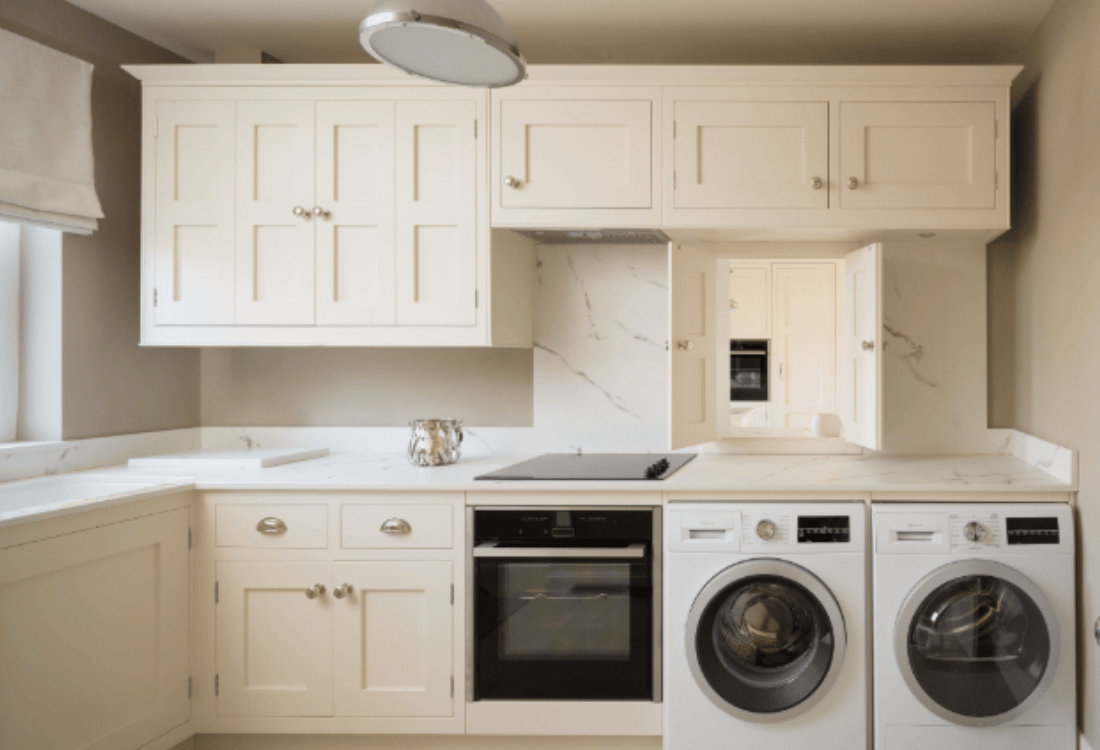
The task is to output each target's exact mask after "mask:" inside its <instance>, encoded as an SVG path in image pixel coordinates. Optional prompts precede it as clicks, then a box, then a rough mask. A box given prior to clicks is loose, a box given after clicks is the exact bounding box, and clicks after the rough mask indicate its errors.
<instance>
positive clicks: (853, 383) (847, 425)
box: [840, 244, 882, 450]
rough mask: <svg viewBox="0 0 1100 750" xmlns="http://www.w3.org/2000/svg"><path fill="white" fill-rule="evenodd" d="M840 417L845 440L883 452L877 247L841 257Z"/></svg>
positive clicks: (880, 295)
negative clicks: (843, 304)
mask: <svg viewBox="0 0 1100 750" xmlns="http://www.w3.org/2000/svg"><path fill="white" fill-rule="evenodd" d="M844 276H845V284H844V287H845V295H846V300H845V308H844V344H845V349H844V353H843V357H844V359H843V367H841V373H840V406H841V410H840V418H841V420H842V421H843V422H844V439H845V440H847V441H848V442H849V443H855V444H856V445H861V446H863V447H864V448H870V449H871V450H881V449H882V336H881V332H882V245H880V244H875V245H870V246H868V247H865V248H863V249H862V250H856V251H855V252H854V253H849V254H848V255H847V256H845V266H844Z"/></svg>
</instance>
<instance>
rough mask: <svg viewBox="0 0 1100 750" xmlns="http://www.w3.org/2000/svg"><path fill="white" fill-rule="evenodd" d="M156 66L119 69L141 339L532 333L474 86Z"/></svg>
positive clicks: (519, 254) (520, 265)
mask: <svg viewBox="0 0 1100 750" xmlns="http://www.w3.org/2000/svg"><path fill="white" fill-rule="evenodd" d="M166 67H167V68H171V66H166ZM166 67H164V66H161V67H159V68H152V67H134V68H129V70H131V72H133V73H134V74H135V75H138V76H139V77H141V78H142V79H143V81H144V84H145V88H144V118H145V126H144V133H143V140H144V147H143V148H144V151H143V160H142V164H143V167H142V168H143V178H142V185H143V189H142V194H143V210H142V247H143V252H142V264H143V271H142V286H143V294H142V343H143V344H145V345H162V346H252V345H255V346H280V345H282V346H320V345H329V346H332V345H335V346H478V345H497V346H530V345H531V336H532V332H533V327H532V326H533V324H532V304H533V303H532V296H533V295H532V289H533V281H534V251H533V243H531V242H529V241H528V240H526V239H524V238H522V237H520V236H519V235H515V234H513V233H512V232H505V231H503V230H501V231H499V232H492V231H491V230H490V228H489V222H488V212H489V202H488V197H487V183H486V180H487V163H488V151H487V140H488V138H487V135H488V134H487V132H486V130H487V128H486V127H485V123H486V121H487V108H488V96H487V94H485V93H484V92H480V91H478V92H474V91H469V90H459V89H454V88H450V87H442V86H435V85H427V84H425V85H415V86H410V85H408V80H407V79H405V78H402V79H395V78H394V74H393V73H392V72H390V73H385V72H375V71H362V74H361V75H356V76H354V77H353V78H351V79H348V78H345V77H341V76H340V75H338V71H335V70H334V69H333V68H326V71H325V72H327V73H328V74H329V75H331V76H333V77H332V78H331V79H328V80H323V81H322V83H321V84H319V85H313V86H310V87H308V88H305V87H302V86H293V85H287V84H288V83H289V80H288V79H283V78H280V77H278V76H275V75H272V74H271V73H269V72H267V71H264V70H248V72H246V73H241V71H240V70H238V71H237V74H238V75H243V80H240V79H238V80H236V81H235V83H236V84H243V85H225V83H224V81H223V79H222V77H221V73H222V71H221V70H218V69H217V66H210V67H206V66H194V67H196V70H195V71H193V72H189V74H193V75H197V76H198V79H197V81H190V82H189V83H186V84H185V83H180V84H178V85H177V79H176V78H173V73H172V71H171V70H169V69H166ZM259 67H260V66H257V68H259ZM321 67H324V66H321ZM364 67H370V66H364ZM357 73H358V71H357ZM321 75H324V73H321ZM397 83H404V84H405V85H396V84H397ZM324 84H327V85H324ZM479 124H480V125H481V127H480V128H479ZM490 244H492V246H493V247H494V248H495V252H496V255H497V257H495V258H492V259H491V258H490Z"/></svg>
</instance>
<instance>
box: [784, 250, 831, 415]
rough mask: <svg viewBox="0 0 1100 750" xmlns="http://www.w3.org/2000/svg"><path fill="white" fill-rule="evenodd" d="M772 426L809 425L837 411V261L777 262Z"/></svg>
mask: <svg viewBox="0 0 1100 750" xmlns="http://www.w3.org/2000/svg"><path fill="white" fill-rule="evenodd" d="M771 270H772V279H773V280H772V285H773V287H772V305H773V310H774V313H773V321H774V322H773V334H772V341H771V355H770V357H769V367H770V368H771V377H770V378H769V380H770V383H771V387H770V388H769V396H770V398H769V401H770V405H771V409H770V423H771V426H772V427H783V428H787V429H799V430H808V429H809V428H810V423H811V421H812V420H813V416H814V414H818V413H826V414H832V413H833V412H835V411H836V358H837V347H836V339H837V334H836V318H837V310H836V264H834V263H775V264H772V267H771Z"/></svg>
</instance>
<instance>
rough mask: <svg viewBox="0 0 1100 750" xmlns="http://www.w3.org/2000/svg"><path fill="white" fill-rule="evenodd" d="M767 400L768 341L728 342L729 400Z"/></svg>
mask: <svg viewBox="0 0 1100 750" xmlns="http://www.w3.org/2000/svg"><path fill="white" fill-rule="evenodd" d="M767 400H768V342H767V341H731V342H730V401H767Z"/></svg>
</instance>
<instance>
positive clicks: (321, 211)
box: [313, 206, 329, 219]
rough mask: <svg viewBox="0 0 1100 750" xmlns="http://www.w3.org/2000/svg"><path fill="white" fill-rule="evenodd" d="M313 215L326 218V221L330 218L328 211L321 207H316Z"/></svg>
mask: <svg viewBox="0 0 1100 750" xmlns="http://www.w3.org/2000/svg"><path fill="white" fill-rule="evenodd" d="M313 215H314V216H318V217H321V218H324V219H327V218H328V217H329V212H328V211H326V210H325V209H323V208H321V207H320V206H314V207H313Z"/></svg>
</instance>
